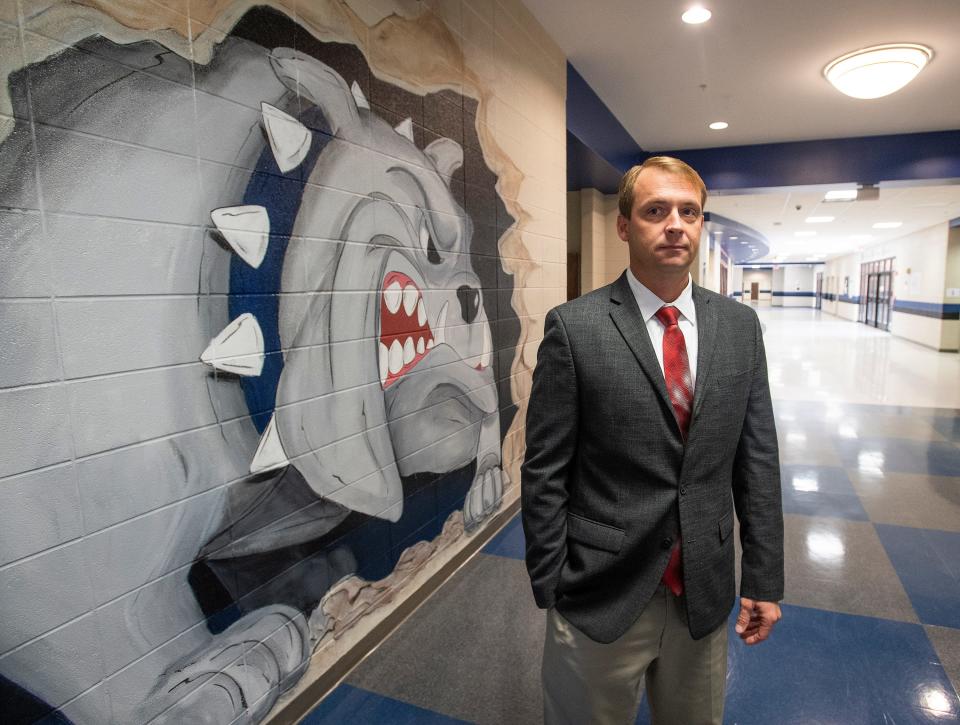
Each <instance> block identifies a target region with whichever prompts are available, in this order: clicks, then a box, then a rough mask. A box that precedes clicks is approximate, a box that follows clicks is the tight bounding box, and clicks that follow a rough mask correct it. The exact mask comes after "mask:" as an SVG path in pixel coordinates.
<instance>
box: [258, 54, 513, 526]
mask: <svg viewBox="0 0 960 725" xmlns="http://www.w3.org/2000/svg"><path fill="white" fill-rule="evenodd" d="M272 63H273V67H274V70H275V71H276V73H277V76H278V77H279V78H280V79H281V80H282V81H283V82H284V84H286V85H287V86H288V87H289V88H290V89H291V90H295V91H296V92H297V93H298V94H299V96H300V98H304V99H307V100H309V102H310V103H312V104H314V105H315V106H316V107H317V108H319V109H320V110H322V113H323V117H324V119H325V123H324V124H322V126H323V127H322V128H315V129H311V128H308V127H307V126H305V125H304V123H302V122H301V121H300V120H297V119H294V118H293V117H291V116H289V115H287V114H285V113H283V112H281V111H279V110H277V109H270V108H265V109H264V122H265V123H264V125H265V128H266V130H267V133H268V137H269V139H270V143H271V148H272V150H273V153H274V157H275V159H276V160H277V163H278V165H279V166H280V168H281V170H282V171H285V172H286V171H289V170H290V169H292V168H295V167H296V166H297V164H299V163H302V161H303V159H304V158H306V156H307V153H308V151H309V149H310V148H311V144H313V143H314V142H315V136H316V135H317V134H326V135H327V137H326V138H324V139H323V141H324V142H325V143H324V145H323V149H322V151H321V152H320V154H319V156H318V158H317V161H316V163H315V164H314V165H313V167H312V170H311V171H310V172H309V176H308V177H307V178H306V186H305V189H304V193H303V198H302V200H301V203H300V206H299V211H298V213H297V217H296V222H295V224H294V228H293V233H292V235H291V238H290V240H289V244H288V247H287V251H286V256H285V258H284V263H283V273H282V281H281V289H282V295H281V299H280V303H279V331H280V339H281V342H282V344H283V348H284V351H285V352H284V366H283V372H282V374H281V378H280V382H279V385H278V389H277V397H276V407H275V411H274V414H273V418H272V420H271V422H270V424H269V425H268V427H267V429H266V431H265V433H264V436H263V439H262V440H261V444H260V447H259V449H258V453H257V456H256V457H255V459H254V463H253V466H252V467H251V470H254V471H257V470H265V469H269V468H273V467H278V466H280V465H286V464H287V463H289V464H291V465H293V466H295V467H296V468H297V469H298V470H299V471H300V473H301V474H302V475H303V476H304V478H305V479H306V481H307V482H308V484H309V485H310V487H311V488H312V489H313V490H314V491H315V492H316V493H317V494H319V495H320V496H323V497H326V498H329V499H331V500H333V501H336V502H337V503H340V504H342V505H344V506H347V507H349V508H351V509H353V510H356V511H361V512H363V513H367V514H370V515H374V516H379V517H382V518H386V519H389V520H394V521H395V520H397V519H398V518H399V517H400V515H401V512H402V501H403V492H402V488H401V484H400V476H405V475H409V474H411V473H416V472H426V471H429V472H436V473H442V472H447V471H451V470H454V469H456V468H459V467H462V466H464V465H466V464H467V463H469V462H470V461H472V460H474V459H475V458H478V457H479V454H480V453H484V456H483V459H484V462H483V465H484V466H487V467H489V466H491V465H496V464H499V450H497V451H495V452H492V451H486V452H484V451H482V450H481V448H483V447H484V446H483V444H482V438H483V439H485V438H488V437H489V436H481V432H482V430H484V429H490V428H496V429H497V433H499V424H498V417H497V416H498V414H497V411H498V406H497V395H496V388H495V386H494V376H493V369H492V368H491V360H492V352H493V345H492V340H491V334H490V326H489V322H488V320H487V318H486V316H485V313H484V308H483V304H482V300H481V295H480V283H479V279H478V278H477V276H476V274H475V273H474V272H473V269H472V266H471V262H470V255H469V252H470V242H471V235H472V228H471V223H470V220H469V218H468V217H467V215H466V213H465V212H464V210H463V208H462V207H461V206H460V205H459V204H458V203H457V202H456V200H455V199H454V197H453V195H452V194H451V191H450V177H451V175H452V174H453V173H454V172H455V171H456V169H457V168H458V167H459V166H460V165H461V164H462V162H463V152H462V149H461V148H460V146H459V145H458V144H457V143H455V142H454V141H451V140H449V139H445V138H441V139H439V140H436V141H434V142H433V143H431V144H429V145H428V146H427V147H426V148H424V149H423V150H421V149H419V148H418V147H417V146H416V145H415V144H414V141H413V126H412V123H411V121H410V120H409V119H408V120H406V121H404V122H403V123H401V124H400V125H398V126H397V127H393V126H391V125H390V124H388V123H386V122H385V121H384V120H382V119H381V118H380V117H378V116H377V115H376V114H375V113H374V112H372V111H371V109H370V106H369V104H368V103H367V101H366V99H365V98H364V97H363V94H362V93H361V91H360V89H359V87H357V86H356V84H354V87H353V88H352V89H351V88H349V87H348V86H347V85H346V83H345V82H344V80H343V79H342V78H341V77H340V76H339V75H338V74H337V73H336V72H335V71H333V70H332V69H331V68H329V67H328V66H326V65H324V64H323V63H321V62H319V61H317V60H316V59H314V58H311V57H309V56H306V55H303V54H301V53H298V52H296V51H292V50H287V49H277V50H275V51H274V52H273V56H272ZM490 459H492V460H490ZM478 465H479V462H478Z"/></svg>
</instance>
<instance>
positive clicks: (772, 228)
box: [524, 0, 960, 261]
mask: <svg viewBox="0 0 960 725" xmlns="http://www.w3.org/2000/svg"><path fill="white" fill-rule="evenodd" d="M696 1H697V0H686V1H684V2H677V1H676V0H598V1H597V2H592V3H588V2H583V1H582V0H524V3H525V4H526V6H527V7H528V8H529V9H530V11H531V12H532V13H533V14H534V15H535V16H536V17H537V19H538V20H539V21H540V23H541V24H542V25H543V26H544V27H545V28H546V30H547V32H549V33H550V35H551V36H552V37H553V38H554V40H555V41H556V42H557V43H558V44H559V46H560V47H561V48H562V49H563V51H564V52H565V53H566V55H567V58H568V59H569V61H570V62H571V63H572V64H573V65H574V67H575V68H576V69H577V70H578V71H579V72H580V74H581V75H582V76H583V77H584V79H585V80H586V81H587V83H589V84H590V86H591V87H592V88H593V90H594V91H595V92H596V93H597V95H599V96H600V98H601V99H602V100H603V101H604V103H606V105H607V107H608V108H610V110H611V111H612V112H613V114H614V115H615V116H616V117H617V118H618V119H619V120H620V122H621V123H622V124H623V126H624V127H625V128H626V129H627V131H628V132H629V133H630V134H631V135H632V136H633V138H634V139H635V140H636V142H637V143H638V144H639V145H640V147H641V148H643V149H644V150H646V151H665V150H682V149H693V148H709V147H716V146H737V145H743V144H757V143H775V142H786V141H801V140H812V139H825V138H847V137H857V136H871V135H880V134H898V133H917V132H923V131H943V130H954V129H960V0H793V1H791V2H787V1H786V0H700V2H701V4H703V5H704V6H706V7H707V8H709V9H710V10H711V11H712V12H713V17H712V18H711V19H710V20H709V21H708V22H707V23H705V24H703V25H696V26H693V25H686V24H684V23H683V22H681V20H680V15H681V14H682V12H683V11H684V10H686V9H687V8H688V7H690V6H691V5H693V4H695V2H696ZM898 41H899V42H913V43H923V44H925V45H928V46H930V47H932V48H933V50H934V58H933V60H932V61H931V63H930V64H929V65H928V66H927V68H925V69H924V70H923V72H922V73H920V75H919V76H918V77H917V78H916V79H915V80H914V81H913V82H912V83H911V84H909V85H908V86H907V87H906V88H904V89H902V90H901V91H899V92H897V93H895V94H893V95H891V96H887V97H885V98H878V99H874V100H857V99H854V98H849V97H847V96H844V95H842V94H841V93H839V92H838V91H836V90H835V89H834V88H833V86H831V85H830V84H829V83H828V82H827V81H826V80H825V79H824V78H823V76H822V69H823V67H824V66H825V65H826V64H827V63H828V62H829V61H831V60H832V59H834V58H835V57H837V56H839V55H842V54H844V53H847V52H849V51H851V50H856V49H858V48H862V47H866V46H870V45H877V44H880V43H890V42H898ZM701 86H705V88H702V87H701ZM717 120H723V121H726V122H728V123H729V124H730V127H729V128H727V129H726V130H723V131H711V130H710V129H708V128H707V125H708V124H709V123H710V122H712V121H717ZM829 188H831V187H805V188H801V189H797V188H793V189H784V190H774V191H771V192H770V193H758V194H742V195H730V196H714V197H711V199H710V200H709V201H708V203H707V210H708V211H712V212H714V213H716V214H720V215H722V216H725V217H728V218H730V219H733V220H735V221H737V222H740V223H741V224H745V225H746V226H749V227H752V228H754V229H756V230H757V231H758V232H760V233H761V234H763V235H765V236H766V237H767V238H768V239H769V240H770V243H771V246H770V254H769V255H767V256H765V257H764V259H766V260H771V259H775V258H777V259H779V261H815V260H817V259H818V256H817V255H824V256H825V258H830V257H833V256H837V255H840V254H845V253H849V252H852V251H856V250H857V248H858V247H864V246H870V245H874V244H878V243H881V242H884V241H887V240H890V239H895V238H897V237H902V236H904V235H907V234H909V233H911V232H913V231H916V230H918V229H923V228H926V227H929V226H932V225H934V224H937V223H940V222H943V221H946V220H948V219H951V218H955V217H958V216H960V186H944V185H940V186H925V187H911V188H896V187H890V186H887V187H881V192H880V199H879V200H877V201H871V202H867V201H864V202H852V203H851V202H848V203H832V204H822V203H821V200H822V199H823V194H824V193H825V192H826V191H827V190H828V189H829ZM847 188H850V187H849V186H848V187H847ZM797 205H799V206H800V207H801V209H800V210H799V211H798V210H797V209H796V208H795V207H796V206H797ZM811 215H831V216H835V217H836V219H835V221H833V222H831V223H829V224H807V223H805V222H804V219H805V218H806V217H807V216H811ZM879 221H902V222H903V226H901V227H899V228H897V229H891V230H877V229H873V228H872V225H873V224H874V223H875V222H879ZM798 231H816V232H817V235H816V236H814V237H798V236H795V232H798ZM857 234H863V235H870V236H871V238H870V239H854V238H853V236H854V235H857Z"/></svg>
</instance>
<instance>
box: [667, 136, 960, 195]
mask: <svg viewBox="0 0 960 725" xmlns="http://www.w3.org/2000/svg"><path fill="white" fill-rule="evenodd" d="M658 153H666V154H668V155H670V156H676V157H678V158H681V159H683V160H684V161H686V162H687V163H688V164H690V165H691V166H693V168H695V169H696V170H697V171H699V172H700V175H701V176H702V177H703V180H704V181H705V182H706V184H707V188H708V189H712V190H720V189H726V190H729V189H763V188H768V187H775V186H796V185H801V184H839V183H849V182H859V183H875V182H879V181H891V180H897V181H916V180H923V179H953V178H960V131H935V132H931V133H910V134H897V135H892V136H869V137H863V138H840V139H821V140H818V141H796V142H791V143H775V144H757V145H753V146H726V147H722V148H709V149H690V150H681V151H663V152H658Z"/></svg>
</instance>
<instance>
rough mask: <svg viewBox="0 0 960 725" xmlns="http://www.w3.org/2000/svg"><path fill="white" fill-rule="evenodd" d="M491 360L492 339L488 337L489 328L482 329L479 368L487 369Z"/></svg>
mask: <svg viewBox="0 0 960 725" xmlns="http://www.w3.org/2000/svg"><path fill="white" fill-rule="evenodd" d="M491 358H493V339H492V338H491V336H490V327H489V326H488V325H484V327H483V354H482V355H481V356H480V366H481V367H485V368H486V367H489V366H490V360H491Z"/></svg>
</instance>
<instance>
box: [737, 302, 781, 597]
mask: <svg viewBox="0 0 960 725" xmlns="http://www.w3.org/2000/svg"><path fill="white" fill-rule="evenodd" d="M754 323H755V335H756V348H755V350H756V358H755V361H754V368H753V380H752V382H751V385H750V400H749V402H748V404H747V412H746V416H745V417H744V421H743V429H742V431H741V433H740V442H739V444H738V446H737V454H736V458H735V459H734V468H733V500H734V505H735V506H736V509H737V518H739V520H740V543H741V546H742V549H743V554H742V557H741V560H740V564H741V572H742V577H741V580H740V596H742V597H748V598H750V599H755V600H759V601H766V602H776V601H779V600H781V599H783V504H782V501H781V498H780V455H779V450H778V446H777V429H776V424H775V422H774V417H773V404H772V402H771V400H770V384H769V382H768V380H767V356H766V353H765V351H764V346H763V332H762V330H761V328H760V321H759V320H758V319H756V318H754Z"/></svg>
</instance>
